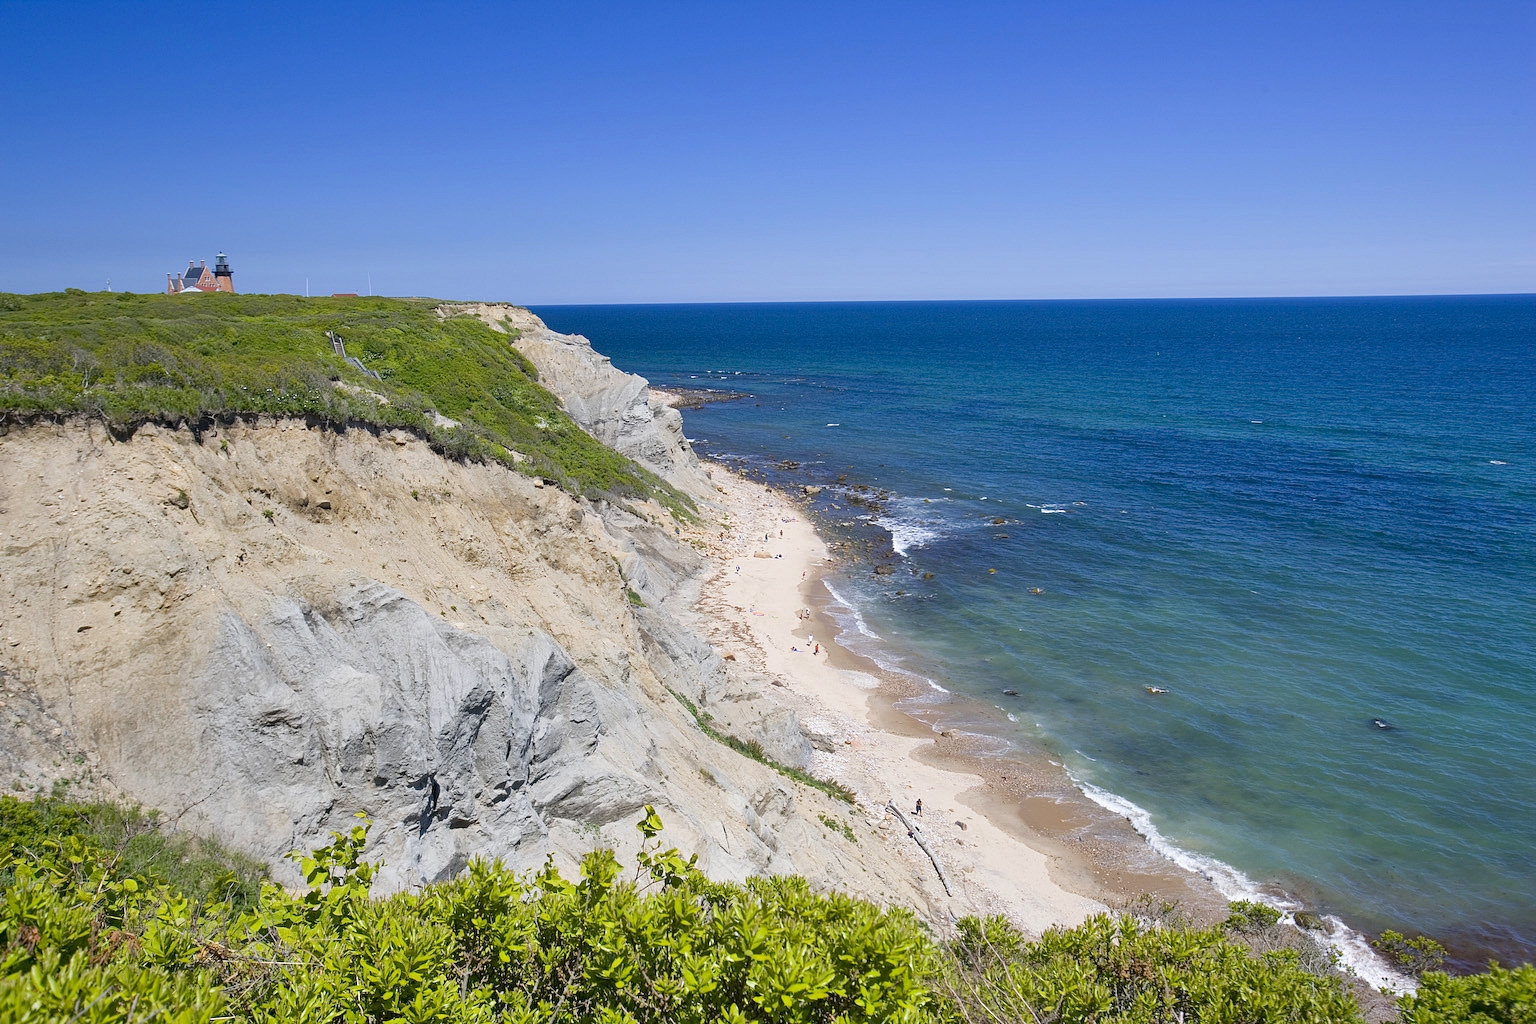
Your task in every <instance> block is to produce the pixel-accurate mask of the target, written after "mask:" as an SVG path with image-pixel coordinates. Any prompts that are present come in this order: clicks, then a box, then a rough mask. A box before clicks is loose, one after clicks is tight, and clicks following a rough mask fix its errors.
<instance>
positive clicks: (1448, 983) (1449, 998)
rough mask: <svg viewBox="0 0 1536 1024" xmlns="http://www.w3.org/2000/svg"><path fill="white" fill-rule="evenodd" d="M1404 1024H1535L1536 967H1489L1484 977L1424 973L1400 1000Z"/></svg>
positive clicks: (1479, 975) (1494, 965) (1528, 965)
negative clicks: (1416, 988)
mask: <svg viewBox="0 0 1536 1024" xmlns="http://www.w3.org/2000/svg"><path fill="white" fill-rule="evenodd" d="M1401 1020H1402V1021H1403V1022H1404V1024H1536V967H1532V966H1531V965H1530V964H1526V965H1525V966H1523V967H1516V968H1515V969H1513V970H1509V969H1507V968H1504V967H1500V966H1499V965H1498V964H1490V965H1489V966H1488V971H1487V973H1485V974H1473V975H1469V976H1467V977H1464V978H1452V977H1450V976H1449V975H1446V974H1444V973H1442V972H1440V971H1429V972H1427V973H1426V974H1425V975H1424V977H1423V979H1422V980H1421V981H1420V984H1419V991H1418V994H1417V995H1412V996H1408V997H1406V998H1405V999H1403V1001H1402V1016H1401Z"/></svg>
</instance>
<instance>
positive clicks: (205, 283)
mask: <svg viewBox="0 0 1536 1024" xmlns="http://www.w3.org/2000/svg"><path fill="white" fill-rule="evenodd" d="M234 291H235V274H234V271H232V270H230V269H229V257H228V256H225V255H224V254H223V253H219V254H218V256H216V257H214V266H213V269H212V270H209V269H208V264H207V263H204V262H199V264H198V265H195V266H194V265H193V262H192V261H191V260H187V269H186V270H185V271H183V272H182V273H180V274H166V275H165V294H167V295H181V294H184V293H186V292H193V293H198V292H229V293H230V294H231V295H233V294H234Z"/></svg>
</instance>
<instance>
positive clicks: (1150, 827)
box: [1067, 751, 1418, 993]
mask: <svg viewBox="0 0 1536 1024" xmlns="http://www.w3.org/2000/svg"><path fill="white" fill-rule="evenodd" d="M1079 753H1081V751H1079ZM1084 756H1087V755H1084ZM1090 760H1091V759H1090ZM1067 777H1068V778H1070V779H1071V780H1072V782H1073V784H1074V785H1076V786H1077V788H1078V789H1080V790H1082V792H1083V795H1084V796H1086V797H1087V798H1088V799H1090V800H1092V801H1093V802H1094V803H1096V804H1098V805H1099V806H1100V807H1102V808H1104V809H1105V810H1106V811H1109V812H1110V813H1111V814H1118V815H1120V816H1121V817H1123V818H1125V819H1126V820H1127V821H1129V822H1130V823H1131V827H1132V828H1134V829H1135V830H1136V831H1137V832H1138V833H1139V834H1140V835H1141V837H1142V838H1143V839H1145V840H1146V841H1147V845H1148V846H1150V847H1152V849H1154V850H1156V851H1157V852H1158V853H1159V854H1161V855H1162V856H1163V857H1165V858H1167V859H1168V860H1170V861H1172V862H1173V863H1175V864H1177V865H1178V866H1179V867H1181V868H1183V869H1184V870H1186V871H1192V872H1194V873H1195V874H1197V875H1199V876H1200V877H1202V878H1204V879H1206V880H1207V881H1208V882H1210V883H1211V884H1212V885H1214V886H1215V887H1216V891H1217V892H1219V893H1221V894H1222V895H1223V896H1225V897H1226V898H1227V899H1228V900H1252V901H1254V902H1256V903H1263V904H1265V905H1266V906H1270V907H1274V908H1275V909H1276V910H1278V911H1280V912H1281V914H1283V915H1285V917H1286V919H1287V920H1292V915H1294V914H1295V913H1296V911H1298V910H1301V909H1302V906H1301V904H1300V903H1297V902H1296V901H1295V900H1291V899H1287V898H1285V897H1283V896H1277V895H1275V894H1274V893H1272V892H1266V891H1265V890H1264V889H1263V888H1262V887H1260V886H1259V884H1258V883H1257V882H1255V881H1254V880H1253V879H1251V878H1249V877H1248V876H1247V875H1245V874H1243V873H1242V872H1241V871H1239V870H1238V869H1237V868H1234V867H1233V866H1232V865H1230V864H1227V863H1224V862H1223V861H1219V860H1217V859H1216V858H1215V857H1208V856H1206V855H1205V854H1201V853H1192V852H1190V851H1189V850H1186V849H1183V848H1182V847H1179V846H1175V845H1174V844H1173V843H1171V842H1169V841H1168V839H1167V837H1165V836H1164V835H1163V834H1162V833H1161V832H1159V831H1158V830H1157V826H1156V825H1154V824H1153V823H1152V815H1151V813H1149V812H1148V811H1147V810H1146V809H1144V808H1142V807H1140V806H1138V805H1136V804H1134V803H1132V802H1131V801H1129V800H1127V799H1125V798H1124V797H1122V796H1119V795H1117V794H1114V793H1111V792H1109V791H1108V790H1105V789H1100V788H1099V787H1098V786H1095V785H1094V784H1093V783H1091V782H1084V781H1083V780H1082V779H1079V778H1077V777H1076V776H1074V775H1073V774H1072V772H1071V771H1070V769H1069V770H1068V772H1067ZM1323 921H1324V922H1325V923H1326V924H1327V926H1328V927H1327V929H1326V930H1325V931H1321V932H1318V931H1306V932H1304V933H1303V934H1305V935H1306V936H1307V937H1308V938H1310V939H1311V940H1312V941H1313V942H1316V943H1317V944H1318V945H1319V946H1322V947H1323V948H1324V949H1325V950H1333V951H1335V952H1337V953H1338V955H1339V962H1340V963H1341V964H1342V965H1343V966H1344V967H1346V968H1347V969H1348V970H1350V971H1351V972H1353V973H1354V974H1355V975H1356V976H1357V977H1359V978H1360V979H1361V980H1362V981H1364V982H1365V983H1366V984H1368V985H1371V986H1374V987H1375V988H1378V989H1381V990H1383V991H1389V992H1398V993H1402V992H1412V991H1415V990H1416V989H1417V987H1418V986H1417V983H1416V982H1414V980H1413V979H1412V978H1408V977H1405V976H1403V975H1401V974H1399V973H1397V972H1396V971H1394V970H1392V968H1390V967H1388V966H1387V964H1386V962H1385V961H1383V960H1382V959H1381V957H1379V956H1377V955H1376V951H1375V950H1373V949H1372V948H1371V944H1370V942H1369V941H1368V940H1367V939H1366V937H1365V936H1364V935H1361V934H1360V933H1359V932H1357V931H1355V930H1354V929H1352V928H1350V927H1349V926H1348V925H1346V924H1345V923H1344V922H1343V921H1342V920H1340V919H1339V918H1337V917H1335V916H1333V915H1331V914H1330V915H1327V916H1325V917H1324V918H1323Z"/></svg>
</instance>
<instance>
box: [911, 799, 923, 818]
mask: <svg viewBox="0 0 1536 1024" xmlns="http://www.w3.org/2000/svg"><path fill="white" fill-rule="evenodd" d="M922 813H923V798H922V797H918V798H917V806H916V807H914V808H912V814H913V816H914V817H921V815H922Z"/></svg>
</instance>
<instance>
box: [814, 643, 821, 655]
mask: <svg viewBox="0 0 1536 1024" xmlns="http://www.w3.org/2000/svg"><path fill="white" fill-rule="evenodd" d="M814 653H816V654H820V653H821V644H817V645H816V650H815V652H814Z"/></svg>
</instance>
